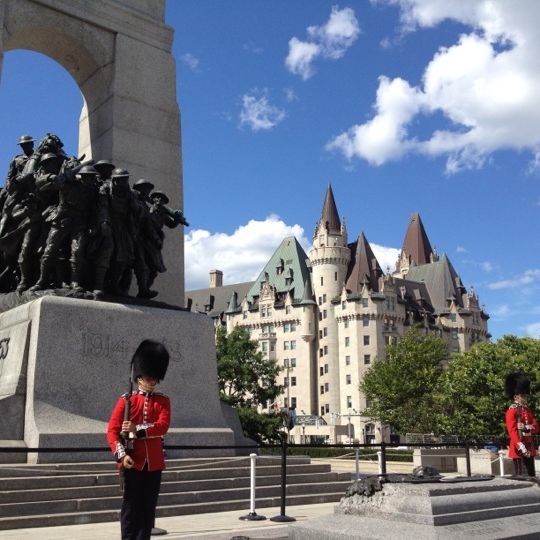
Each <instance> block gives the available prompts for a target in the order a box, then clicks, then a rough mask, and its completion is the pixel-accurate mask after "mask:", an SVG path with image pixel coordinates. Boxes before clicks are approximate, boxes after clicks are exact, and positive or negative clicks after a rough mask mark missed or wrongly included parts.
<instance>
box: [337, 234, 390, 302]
mask: <svg viewBox="0 0 540 540" xmlns="http://www.w3.org/2000/svg"><path fill="white" fill-rule="evenodd" d="M350 248H351V262H350V264H349V270H348V272H347V282H346V285H345V286H346V287H347V289H348V290H350V291H352V292H359V291H360V290H361V289H362V285H368V286H369V288H370V289H371V290H373V291H378V290H379V278H380V277H381V276H382V275H383V271H382V269H381V267H380V265H379V262H378V261H377V258H376V257H375V254H374V253H373V250H372V249H371V246H370V245H369V242H368V241H367V238H366V237H365V235H364V233H361V234H360V236H359V237H358V240H357V241H356V242H354V244H351V245H350Z"/></svg>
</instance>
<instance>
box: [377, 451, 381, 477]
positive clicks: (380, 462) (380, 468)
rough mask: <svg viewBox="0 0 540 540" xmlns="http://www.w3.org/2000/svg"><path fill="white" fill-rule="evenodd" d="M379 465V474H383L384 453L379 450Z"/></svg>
mask: <svg viewBox="0 0 540 540" xmlns="http://www.w3.org/2000/svg"><path fill="white" fill-rule="evenodd" d="M377 465H378V467H379V474H382V452H381V451H380V450H377Z"/></svg>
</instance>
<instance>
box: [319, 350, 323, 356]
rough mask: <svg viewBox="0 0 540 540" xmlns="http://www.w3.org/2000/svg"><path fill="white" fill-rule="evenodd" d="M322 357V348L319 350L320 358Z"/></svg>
mask: <svg viewBox="0 0 540 540" xmlns="http://www.w3.org/2000/svg"><path fill="white" fill-rule="evenodd" d="M322 355H323V350H322V347H321V348H320V349H319V356H320V357H321V358H322Z"/></svg>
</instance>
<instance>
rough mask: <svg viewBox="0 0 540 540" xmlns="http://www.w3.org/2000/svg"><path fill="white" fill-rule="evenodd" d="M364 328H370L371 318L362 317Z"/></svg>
mask: <svg viewBox="0 0 540 540" xmlns="http://www.w3.org/2000/svg"><path fill="white" fill-rule="evenodd" d="M362 326H369V317H368V316H367V315H364V316H363V317H362Z"/></svg>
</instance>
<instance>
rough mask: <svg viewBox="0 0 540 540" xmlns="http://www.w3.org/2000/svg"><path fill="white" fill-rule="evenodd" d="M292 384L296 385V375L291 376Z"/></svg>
mask: <svg viewBox="0 0 540 540" xmlns="http://www.w3.org/2000/svg"><path fill="white" fill-rule="evenodd" d="M291 386H296V377H291Z"/></svg>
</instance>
